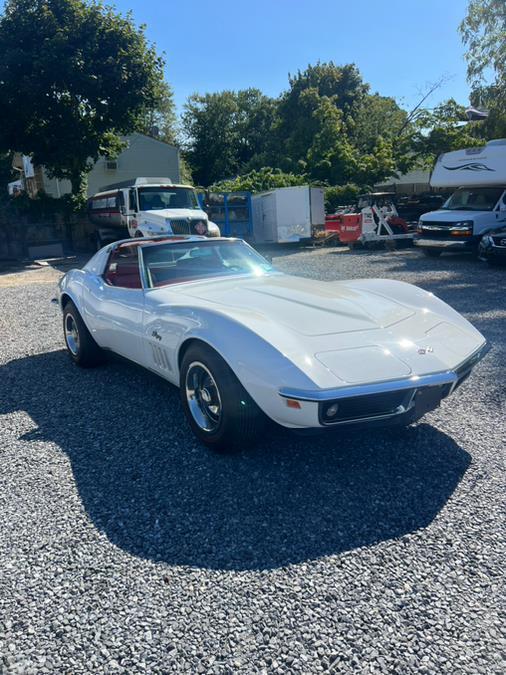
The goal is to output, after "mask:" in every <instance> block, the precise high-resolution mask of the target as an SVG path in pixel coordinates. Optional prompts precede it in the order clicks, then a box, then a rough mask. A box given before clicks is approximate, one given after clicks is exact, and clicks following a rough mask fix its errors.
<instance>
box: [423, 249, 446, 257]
mask: <svg viewBox="0 0 506 675" xmlns="http://www.w3.org/2000/svg"><path fill="white" fill-rule="evenodd" d="M423 252H424V255H426V256H427V257H428V258H439V256H440V255H441V253H442V252H443V251H441V250H440V249H438V248H424V249H423Z"/></svg>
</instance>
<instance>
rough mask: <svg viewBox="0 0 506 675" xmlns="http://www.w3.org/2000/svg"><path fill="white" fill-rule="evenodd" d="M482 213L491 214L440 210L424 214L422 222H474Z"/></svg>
mask: <svg viewBox="0 0 506 675" xmlns="http://www.w3.org/2000/svg"><path fill="white" fill-rule="evenodd" d="M480 213H490V212H487V211H464V210H462V211H450V210H449V209H439V210H438V211H429V213H424V214H423V215H422V216H421V217H420V220H421V221H422V222H424V223H434V222H437V223H458V222H461V221H462V220H473V216H476V215H477V214H480Z"/></svg>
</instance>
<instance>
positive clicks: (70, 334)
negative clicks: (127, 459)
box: [59, 237, 486, 450]
mask: <svg viewBox="0 0 506 675" xmlns="http://www.w3.org/2000/svg"><path fill="white" fill-rule="evenodd" d="M59 304H60V306H61V309H62V310H63V330H64V336H65V341H66V345H67V349H68V352H69V354H70V356H71V358H72V360H73V361H74V362H75V363H76V364H78V365H80V366H83V367H88V366H93V365H96V364H97V363H99V362H100V361H101V358H102V356H103V353H104V351H103V350H111V351H113V352H117V353H118V354H120V355H121V356H123V357H126V358H127V359H130V360H132V361H134V362H136V363H139V364H141V365H142V366H145V367H146V368H149V369H150V370H152V371H154V372H155V373H158V374H159V375H161V376H162V377H163V378H165V379H166V380H168V381H169V382H171V383H173V384H175V385H179V387H180V392H181V401H182V405H183V408H184V410H185V413H186V416H187V418H188V420H189V423H190V425H191V428H192V429H193V431H194V433H195V435H196V436H197V437H198V438H199V439H200V440H201V441H202V442H203V443H205V444H207V445H208V446H210V447H212V448H216V449H220V450H227V449H231V448H233V447H238V446H239V447H240V446H242V445H243V444H244V443H245V442H247V441H251V440H252V439H256V440H259V439H260V438H261V425H262V422H263V421H264V420H265V419H266V417H267V418H270V419H271V420H273V421H274V422H276V423H278V424H280V425H282V426H284V427H288V428H291V429H298V430H306V429H325V428H339V427H341V426H343V425H350V424H371V425H378V424H409V423H410V422H413V421H415V420H417V419H419V418H420V417H422V416H423V415H424V414H425V413H426V412H428V411H429V410H432V409H434V408H436V407H437V406H438V405H439V404H440V402H441V400H442V399H444V398H446V397H447V396H449V395H450V394H452V393H453V392H454V391H455V389H456V388H457V387H458V385H459V384H460V383H461V382H462V381H463V380H464V379H465V378H466V377H467V376H468V375H469V373H470V372H471V370H472V368H473V367H474V366H475V364H476V363H477V362H478V361H479V360H480V359H481V358H482V356H483V355H484V353H485V351H486V342H485V339H484V337H483V336H482V335H481V334H480V333H479V332H478V331H477V330H476V329H475V328H473V326H472V325H471V324H470V323H469V322H468V321H466V319H464V318H463V317H462V316H460V315H459V314H458V313H457V312H456V311H455V310H453V309H452V308H451V307H449V306H448V305H446V304H445V303H444V302H442V301H441V300H439V299H438V298H436V297H435V296H434V295H433V294H432V293H428V292H426V291H424V290H422V289H421V288H417V287H415V286H411V285H409V284H406V283H402V282H399V281H393V280H390V279H371V280H367V279H361V280H354V281H334V282H322V281H315V280H311V279H304V278H300V277H294V276H288V275H285V274H282V273H280V272H277V271H275V270H274V269H273V268H272V266H271V265H270V264H269V263H268V262H267V261H266V260H265V259H264V258H262V257H261V256H260V255H259V254H258V253H257V252H256V251H254V250H253V249H252V248H251V247H250V246H249V245H248V244H246V243H245V242H244V241H242V240H238V239H225V238H217V239H205V238H204V237H159V238H143V239H138V240H134V241H132V240H131V239H129V240H125V241H122V242H118V243H115V244H111V245H109V246H107V247H105V248H103V249H102V250H100V251H99V252H98V253H96V254H95V256H94V257H93V258H91V260H90V261H89V262H88V263H87V264H86V265H85V266H84V267H83V268H82V269H73V270H70V271H69V272H67V274H65V276H64V277H63V278H62V279H61V281H60V284H59ZM135 404H136V405H142V402H140V401H136V403H135ZM161 415H162V413H161V411H160V410H159V409H158V410H157V411H156V416H157V417H156V419H157V421H158V423H162V416H161ZM167 424H170V419H169V418H168V417H167Z"/></svg>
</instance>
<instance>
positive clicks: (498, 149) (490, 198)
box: [414, 139, 506, 256]
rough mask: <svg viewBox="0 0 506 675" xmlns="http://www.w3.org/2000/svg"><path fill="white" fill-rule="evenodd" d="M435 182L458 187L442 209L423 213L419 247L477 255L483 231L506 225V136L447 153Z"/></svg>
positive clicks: (438, 252)
mask: <svg viewBox="0 0 506 675" xmlns="http://www.w3.org/2000/svg"><path fill="white" fill-rule="evenodd" d="M431 185H432V186H434V187H453V188H457V189H456V190H455V192H453V194H452V195H451V197H450V198H449V199H448V200H447V201H446V202H445V203H444V205H443V206H442V207H441V208H440V209H438V210H437V211H432V212H430V213H425V214H424V215H423V216H421V218H420V220H419V223H418V228H417V237H416V239H415V242H414V243H415V245H416V246H418V247H420V248H421V249H423V251H424V253H425V254H426V255H429V256H439V255H441V253H443V252H445V251H449V252H471V253H476V252H477V251H478V247H479V244H480V240H481V238H482V237H483V235H485V234H488V233H490V232H493V231H494V230H497V229H499V228H501V227H503V225H504V224H505V223H506V139H499V140H495V141H489V142H488V143H487V144H486V145H484V146H482V147H480V148H468V149H466V150H455V151H454V152H447V153H445V154H443V155H441V156H440V157H439V158H438V160H437V162H436V165H435V167H434V170H433V172H432V175H431Z"/></svg>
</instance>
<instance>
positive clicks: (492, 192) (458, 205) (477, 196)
mask: <svg viewBox="0 0 506 675" xmlns="http://www.w3.org/2000/svg"><path fill="white" fill-rule="evenodd" d="M502 193H503V188H488V187H478V188H459V189H458V190H456V191H455V192H454V193H453V194H452V196H451V197H450V199H448V201H447V202H446V203H445V204H444V205H443V206H442V207H441V208H442V209H445V210H446V211H492V209H493V208H494V207H495V205H496V204H497V202H498V201H499V197H500V196H501V195H502Z"/></svg>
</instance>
